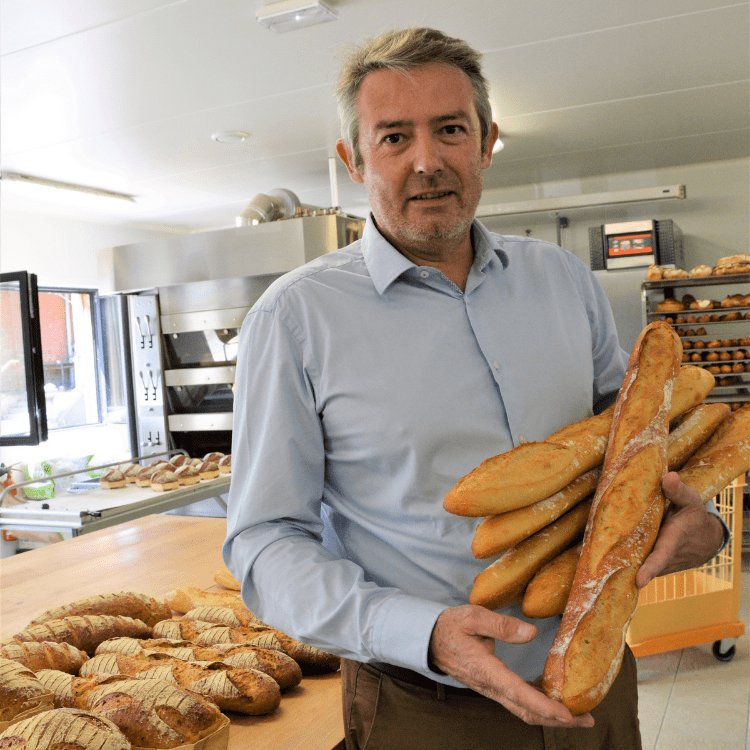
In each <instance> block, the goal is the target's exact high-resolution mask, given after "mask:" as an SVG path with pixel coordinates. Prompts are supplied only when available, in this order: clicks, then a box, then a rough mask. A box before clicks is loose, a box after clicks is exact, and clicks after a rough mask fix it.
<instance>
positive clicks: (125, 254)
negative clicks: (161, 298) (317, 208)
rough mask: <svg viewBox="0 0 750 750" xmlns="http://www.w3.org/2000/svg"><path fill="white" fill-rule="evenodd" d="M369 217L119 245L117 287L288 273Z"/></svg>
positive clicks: (308, 221)
mask: <svg viewBox="0 0 750 750" xmlns="http://www.w3.org/2000/svg"><path fill="white" fill-rule="evenodd" d="M363 224H364V220H363V219H358V218H356V217H351V216H346V215H343V214H328V215H320V216H308V217H303V218H297V219H288V220H284V221H273V222H270V223H268V224H257V225H255V226H249V227H235V228H232V229H223V230H219V231H215V232H200V233H196V234H190V235H182V236H177V237H170V238H168V239H165V240H158V241H154V242H148V243H139V244H134V245H123V246H121V247H116V248H114V249H113V255H114V267H115V289H116V290H117V291H128V290H139V289H151V288H153V287H164V286H173V285H179V284H192V283H194V282H201V281H211V280H217V279H232V278H238V277H239V278H241V277H244V276H267V275H270V274H282V273H286V272H287V271H291V270H292V269H294V268H297V267H298V266H301V265H303V264H304V263H306V262H307V261H309V260H312V259H313V258H317V257H318V256H319V255H323V254H324V253H326V252H330V251H331V250H335V249H337V248H338V247H340V246H341V244H345V243H340V242H339V238H340V237H346V236H347V235H348V234H351V236H355V235H354V234H353V228H354V227H355V226H358V227H359V228H361V226H362V225H363Z"/></svg>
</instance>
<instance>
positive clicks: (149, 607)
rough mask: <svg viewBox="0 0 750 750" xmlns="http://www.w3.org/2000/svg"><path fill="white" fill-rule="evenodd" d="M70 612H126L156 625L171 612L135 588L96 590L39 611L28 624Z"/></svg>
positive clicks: (54, 618)
mask: <svg viewBox="0 0 750 750" xmlns="http://www.w3.org/2000/svg"><path fill="white" fill-rule="evenodd" d="M71 615H80V616H83V615H124V616H125V617H131V618H132V619H134V620H141V622H145V623H146V625H150V626H151V627H153V626H154V625H156V623H157V622H159V620H168V619H169V618H170V617H171V616H172V612H171V610H170V609H169V607H167V605H166V604H165V603H164V602H161V601H159V600H158V599H154V598H153V597H152V596H148V595H147V594H139V593H138V592H136V591H118V592H115V593H111V594H97V595H95V596H86V597H83V598H81V599H76V600H75V601H72V602H69V603H68V604H63V605H61V606H59V607H53V608H52V609H48V610H47V611H46V612H42V613H41V614H40V615H37V616H36V617H35V618H34V619H33V620H32V621H31V622H30V623H29V624H30V625H38V624H39V623H42V622H48V621H49V620H59V619H60V618H61V617H70V616H71Z"/></svg>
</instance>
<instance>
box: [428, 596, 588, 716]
mask: <svg viewBox="0 0 750 750" xmlns="http://www.w3.org/2000/svg"><path fill="white" fill-rule="evenodd" d="M534 636H536V628H535V627H534V626H533V625H531V624H530V623H528V622H524V621H523V620H519V619H517V618H515V617H509V616H507V615H499V614H497V613H495V612H490V611H489V610H487V609H485V608H484V607H478V606H475V605H473V604H465V605H463V606H460V607H452V608H450V609H446V610H445V611H444V612H442V613H441V614H440V616H439V617H438V619H437V622H436V623H435V627H434V629H433V631H432V636H431V638H430V652H429V653H430V664H431V665H432V666H433V668H437V669H438V670H440V671H442V672H445V674H448V675H450V676H451V677H453V678H455V679H456V680H458V681H459V682H460V683H462V684H463V685H466V687H468V688H471V689H472V690H475V691H476V692H477V693H481V694H482V695H484V696H486V697H487V698H491V699H492V700H494V701H497V702H498V703H500V704H501V705H503V706H505V708H507V709H508V711H510V712H511V713H513V714H515V715H516V716H518V718H519V719H522V720H523V721H525V722H526V723H527V724H537V725H541V726H547V727H592V726H594V719H593V717H592V716H591V714H582V715H581V716H573V715H572V714H571V713H570V711H568V709H567V708H565V706H563V704H562V703H559V702H558V701H553V700H552V699H550V698H548V697H547V696H546V695H544V693H542V692H541V691H539V690H537V689H536V688H534V687H532V686H531V685H530V684H529V683H528V682H526V681H525V680H523V679H522V678H521V677H519V676H518V675H517V674H516V673H515V672H513V671H511V670H510V669H508V667H506V666H505V664H504V663H503V662H502V661H501V660H500V659H498V658H497V657H496V656H495V641H496V640H499V641H504V642H505V643H528V642H529V641H531V640H532V639H533V638H534Z"/></svg>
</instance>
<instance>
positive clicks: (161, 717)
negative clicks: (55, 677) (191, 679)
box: [73, 675, 224, 748]
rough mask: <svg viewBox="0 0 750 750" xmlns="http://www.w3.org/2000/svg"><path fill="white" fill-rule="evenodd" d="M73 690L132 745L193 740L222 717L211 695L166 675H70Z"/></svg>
mask: <svg viewBox="0 0 750 750" xmlns="http://www.w3.org/2000/svg"><path fill="white" fill-rule="evenodd" d="M73 696H74V699H75V702H76V705H77V707H78V708H82V709H84V710H86V711H90V712H91V713H93V714H96V715H97V716H102V717H104V718H105V719H109V720H110V721H111V722H113V723H114V724H116V725H117V727H118V728H119V730H120V731H121V732H122V733H123V734H124V735H125V736H126V737H127V738H128V739H129V740H130V742H131V743H132V744H133V745H135V746H136V747H149V748H174V747H179V746H180V745H186V744H189V743H196V742H198V741H199V740H201V739H203V738H204V737H207V736H208V735H209V734H211V733H212V732H214V731H215V730H216V729H218V728H219V727H220V726H221V724H222V723H223V721H224V719H223V716H222V713H221V711H219V708H218V706H217V705H216V704H215V703H214V702H213V701H211V700H210V699H208V698H206V697H205V696H202V695H199V694H198V693H194V692H193V691H191V690H186V689H185V688H181V687H180V686H179V685H173V684H172V683H170V682H165V681H164V680H154V679H144V680H136V679H130V678H125V679H123V678H122V676H120V675H112V676H99V675H92V676H91V677H74V678H73Z"/></svg>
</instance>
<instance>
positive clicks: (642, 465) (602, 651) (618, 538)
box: [542, 321, 682, 715]
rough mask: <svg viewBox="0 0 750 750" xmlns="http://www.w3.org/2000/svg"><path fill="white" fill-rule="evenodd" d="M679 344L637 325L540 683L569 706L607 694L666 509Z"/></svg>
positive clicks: (661, 328) (584, 706) (665, 328)
mask: <svg viewBox="0 0 750 750" xmlns="http://www.w3.org/2000/svg"><path fill="white" fill-rule="evenodd" d="M681 358H682V345H681V344H680V340H679V338H678V337H677V335H676V334H675V332H674V331H673V330H672V328H671V327H670V326H669V325H668V324H666V323H664V322H662V321H656V322H654V323H652V324H650V325H649V326H647V327H646V328H645V329H644V330H643V332H642V333H641V335H640V337H639V339H638V341H637V342H636V345H635V347H634V349H633V353H632V354H631V357H630V361H629V363H628V369H627V371H626V373H625V379H624V381H623V385H622V387H621V389H620V392H619V394H618V397H617V403H616V405H615V415H614V420H613V424H612V432H611V434H610V437H609V442H608V445H607V452H606V455H605V459H604V466H603V467H602V477H601V480H600V481H599V485H598V487H597V491H596V495H595V497H594V502H593V506H592V509H591V514H590V517H589V521H588V523H587V526H586V533H585V535H584V540H583V549H582V551H581V557H580V560H579V562H578V567H577V569H576V575H575V578H574V580H573V587H572V589H571V592H570V597H569V599H568V603H567V605H566V607H565V612H564V613H563V619H562V623H561V625H560V629H559V631H558V633H557V636H556V638H555V641H554V643H553V645H552V649H551V650H550V653H549V656H548V658H547V662H546V664H545V668H544V674H543V679H542V689H543V690H544V692H545V693H546V694H547V695H548V696H550V697H551V698H553V699H556V700H559V701H561V702H562V703H563V704H564V705H565V706H567V708H568V709H569V710H570V712H571V713H572V714H574V715H577V714H582V713H585V712H587V711H590V710H591V709H592V708H593V707H594V706H596V705H598V704H599V702H600V701H601V700H602V698H604V696H605V695H606V694H607V692H608V690H609V688H610V686H611V685H612V682H613V681H614V679H615V677H616V676H617V674H618V672H619V669H620V665H621V663H622V657H623V654H624V650H625V635H626V632H627V628H628V624H629V623H630V620H631V618H632V616H633V612H634V611H635V607H636V604H637V602H638V588H637V586H636V584H635V577H636V573H637V572H638V569H639V568H640V566H641V564H642V563H643V560H644V559H645V558H646V556H647V555H648V553H649V552H650V551H651V548H652V547H653V544H654V541H655V540H656V535H657V533H658V530H659V524H660V522H661V517H662V514H663V511H664V493H663V492H662V488H661V483H662V479H663V478H664V476H665V474H666V473H667V437H668V434H669V417H670V404H671V398H672V389H673V386H674V380H675V377H676V376H677V372H678V370H679V366H680V360H681Z"/></svg>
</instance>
